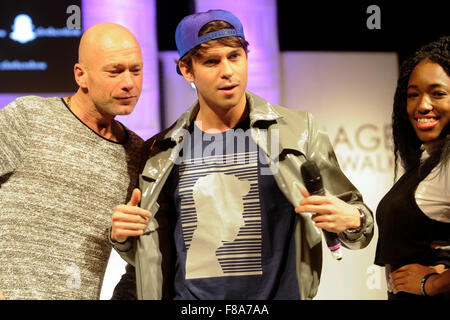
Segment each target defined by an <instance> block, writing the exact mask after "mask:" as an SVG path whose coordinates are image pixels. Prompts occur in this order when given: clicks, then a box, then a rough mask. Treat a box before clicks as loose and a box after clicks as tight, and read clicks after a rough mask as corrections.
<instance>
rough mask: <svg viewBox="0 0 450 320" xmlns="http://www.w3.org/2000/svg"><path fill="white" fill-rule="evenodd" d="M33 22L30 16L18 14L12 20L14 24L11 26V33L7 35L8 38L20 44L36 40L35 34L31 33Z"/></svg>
mask: <svg viewBox="0 0 450 320" xmlns="http://www.w3.org/2000/svg"><path fill="white" fill-rule="evenodd" d="M33 29H34V26H33V21H32V20H31V18H30V16H28V15H26V14H19V15H18V16H17V17H16V18H15V19H14V24H13V26H12V30H13V32H11V33H10V34H9V37H10V38H11V39H12V40H14V41H17V42H20V43H22V44H23V43H27V42H29V41H32V40H34V39H36V34H35V33H34V31H33Z"/></svg>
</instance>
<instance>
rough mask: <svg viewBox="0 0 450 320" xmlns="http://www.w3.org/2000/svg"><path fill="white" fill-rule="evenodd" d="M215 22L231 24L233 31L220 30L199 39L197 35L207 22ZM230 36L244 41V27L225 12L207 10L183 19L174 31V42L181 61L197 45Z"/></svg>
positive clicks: (232, 15)
mask: <svg viewBox="0 0 450 320" xmlns="http://www.w3.org/2000/svg"><path fill="white" fill-rule="evenodd" d="M215 20H222V21H226V22H228V23H229V24H231V25H232V26H233V28H234V29H222V30H219V31H214V32H210V33H207V34H204V35H203V36H200V37H199V36H198V33H199V31H200V29H201V28H202V27H203V26H204V25H205V24H207V23H208V22H211V21H215ZM230 36H237V37H241V38H243V39H245V36H244V27H243V26H242V23H241V22H240V21H239V19H238V18H237V17H236V16H235V15H234V14H232V13H231V12H229V11H226V10H209V11H207V12H199V13H194V14H191V15H189V16H186V17H184V18H183V20H181V21H180V23H179V24H178V26H177V29H176V31H175V42H176V45H177V50H178V53H179V54H180V59H181V58H182V57H183V56H184V55H185V54H186V53H187V52H188V51H189V50H191V49H192V48H194V47H196V46H198V45H199V44H202V43H204V42H207V41H210V40H214V39H219V38H224V37H230Z"/></svg>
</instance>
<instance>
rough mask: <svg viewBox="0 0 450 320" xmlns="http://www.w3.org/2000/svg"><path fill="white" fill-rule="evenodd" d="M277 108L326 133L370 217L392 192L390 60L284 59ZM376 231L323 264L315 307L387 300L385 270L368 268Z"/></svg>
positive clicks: (393, 75)
mask: <svg viewBox="0 0 450 320" xmlns="http://www.w3.org/2000/svg"><path fill="white" fill-rule="evenodd" d="M281 58H282V63H281V66H282V67H281V68H282V72H281V73H282V86H281V87H282V104H283V105H284V106H287V107H289V108H294V109H300V110H305V111H310V112H311V113H312V114H313V115H314V116H315V117H316V118H317V120H318V121H319V122H321V123H322V125H324V126H325V128H326V130H327V132H328V134H329V136H330V140H331V142H332V144H333V146H334V148H335V151H336V155H337V158H338V161H339V163H340V166H341V168H342V170H343V172H344V173H345V174H346V175H347V177H348V178H349V179H350V181H352V183H353V184H354V185H355V186H356V187H357V188H358V189H359V190H360V191H361V193H362V195H363V197H364V200H365V203H366V204H367V205H368V206H369V207H370V208H371V209H372V211H373V213H374V215H375V211H376V208H377V205H378V202H379V201H380V200H381V198H382V197H383V196H384V194H385V193H386V192H387V191H388V190H389V188H390V187H391V186H392V182H393V164H394V162H393V155H392V138H391V129H390V124H391V112H392V111H391V110H392V101H393V96H394V92H395V86H396V81H397V76H398V62H397V55H396V54H395V53H363V52H355V53H350V52H284V53H283V54H282V55H281ZM377 238H378V228H375V235H374V238H373V239H372V241H371V243H370V244H369V246H368V247H366V248H365V249H362V250H358V251H350V250H347V249H344V251H343V255H344V258H343V260H342V261H336V260H333V258H332V257H331V254H330V253H329V251H328V248H326V246H325V242H323V244H324V245H323V249H324V264H323V273H322V278H321V284H320V286H319V292H318V295H317V296H316V299H386V284H385V276H384V268H380V267H378V266H375V265H373V260H374V255H375V249H376V242H377Z"/></svg>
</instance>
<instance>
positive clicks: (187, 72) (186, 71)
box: [178, 61, 194, 82]
mask: <svg viewBox="0 0 450 320" xmlns="http://www.w3.org/2000/svg"><path fill="white" fill-rule="evenodd" d="M178 68H179V69H180V71H181V74H182V75H183V77H184V78H185V79H186V81H188V82H194V74H193V73H192V68H189V66H188V65H187V64H186V63H184V62H183V61H179V62H178Z"/></svg>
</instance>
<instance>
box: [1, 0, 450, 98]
mask: <svg viewBox="0 0 450 320" xmlns="http://www.w3.org/2000/svg"><path fill="white" fill-rule="evenodd" d="M236 1H238V0H236ZM239 1H245V0H239ZM444 3H446V1H439V2H436V1H433V2H432V1H428V2H417V1H391V2H387V1H364V0H363V1H351V2H349V1H345V2H344V1H333V2H331V1H325V2H323V1H314V2H313V1H291V0H278V1H277V7H278V36H279V45H280V50H281V51H388V52H397V53H398V56H399V62H400V63H401V62H402V61H403V60H404V59H405V58H406V57H408V56H410V55H411V54H412V53H413V52H414V51H415V50H417V49H418V48H419V47H420V46H422V45H424V44H426V43H428V42H430V41H433V40H436V39H438V38H439V37H440V36H443V35H449V34H450V32H449V31H450V30H449V29H450V28H449V22H448V21H449V18H448V16H449V13H448V9H447V6H445V5H444ZM73 4H74V5H78V6H80V7H81V0H40V1H36V0H16V1H14V0H6V1H5V0H2V1H1V3H0V29H5V30H7V31H8V32H10V28H11V25H12V23H13V19H14V17H15V16H16V15H17V14H19V13H28V14H29V15H30V16H32V18H33V23H34V24H35V26H42V27H49V26H53V27H55V28H63V27H65V26H66V20H67V18H68V17H69V14H66V13H65V12H66V8H67V7H68V6H69V5H73ZM372 4H375V5H378V6H379V7H380V9H381V29H380V30H369V29H368V28H367V27H366V21H367V19H368V17H369V16H370V14H368V13H366V10H367V7H368V6H370V5H372ZM156 5H157V27H158V31H157V32H158V48H159V50H160V51H165V50H176V46H175V40H174V35H175V29H176V26H177V24H178V22H179V21H180V20H181V19H182V18H183V17H184V16H186V15H188V14H190V13H193V12H195V1H194V0H183V1H170V0H157V1H156ZM261 23H264V21H261ZM244 28H245V26H244ZM78 43H79V38H57V39H55V38H38V39H36V40H34V41H32V42H29V43H27V44H26V45H22V44H19V43H17V42H15V41H12V40H11V39H9V37H6V38H0V61H2V60H9V61H13V60H14V59H17V60H20V61H27V60H31V59H33V60H35V61H51V63H50V64H49V66H48V67H49V69H48V70H47V71H0V92H11V93H12V92H21V91H24V90H26V91H27V92H73V91H75V90H76V83H75V81H74V80H73V73H72V72H62V70H67V66H68V65H69V66H73V65H74V64H75V63H76V60H77V54H78ZM250 49H251V43H250Z"/></svg>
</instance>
